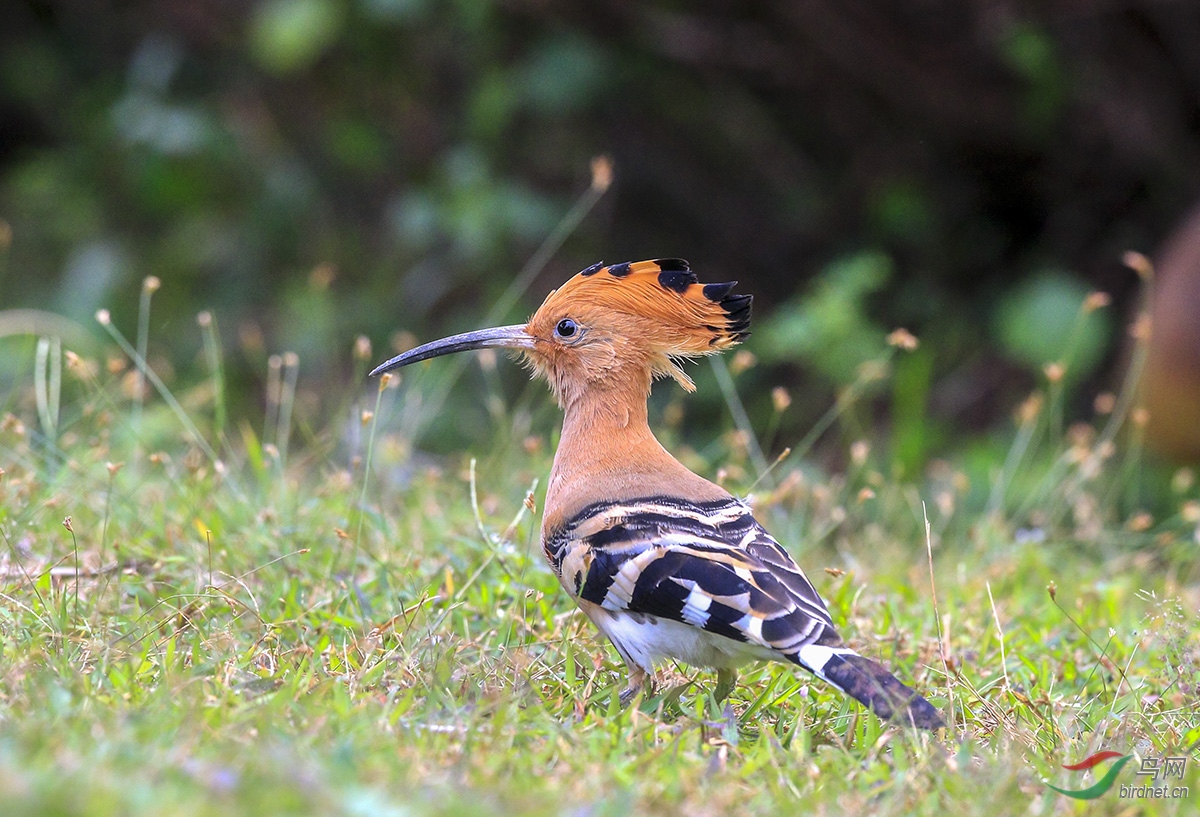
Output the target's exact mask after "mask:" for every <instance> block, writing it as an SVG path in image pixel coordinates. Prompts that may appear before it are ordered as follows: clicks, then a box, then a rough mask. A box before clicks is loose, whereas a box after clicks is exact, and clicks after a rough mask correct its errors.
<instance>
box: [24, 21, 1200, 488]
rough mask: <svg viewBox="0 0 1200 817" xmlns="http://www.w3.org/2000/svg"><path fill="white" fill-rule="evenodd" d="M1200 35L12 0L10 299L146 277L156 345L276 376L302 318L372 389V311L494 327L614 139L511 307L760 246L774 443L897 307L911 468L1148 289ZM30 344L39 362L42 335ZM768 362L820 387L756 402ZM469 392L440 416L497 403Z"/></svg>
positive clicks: (774, 373) (53, 300) (81, 310)
mask: <svg viewBox="0 0 1200 817" xmlns="http://www.w3.org/2000/svg"><path fill="white" fill-rule="evenodd" d="M1190 35H1195V36H1190ZM1197 38H1200V11H1198V10H1197V9H1195V8H1192V7H1191V6H1189V5H1188V4H1162V5H1161V6H1156V7H1154V8H1153V9H1128V10H1125V11H1122V12H1120V13H1114V14H1103V15H1101V14H1096V15H1092V16H1088V15H1087V14H1079V15H1069V16H1061V15H1056V14H1055V13H1054V12H1053V11H1052V10H1050V9H1040V8H1036V9H1035V8H1024V9H1017V8H1016V7H1009V6H1007V5H1005V4H1001V6H999V7H997V6H996V5H995V4H993V3H989V2H985V0H971V2H967V3H950V2H948V0H947V1H946V2H942V3H934V4H932V5H930V4H924V5H922V6H919V7H918V6H911V7H910V6H907V5H903V4H893V3H888V2H884V0H872V2H867V3H862V4H856V6H855V10H853V11H851V10H850V9H848V8H847V7H845V6H844V5H843V4H839V3H835V2H826V3H804V4H791V3H774V4H771V3H764V4H745V5H742V6H728V5H726V4H710V3H700V4H692V5H683V6H681V5H680V4H677V3H671V2H650V3H644V4H636V5H629V4H622V3H598V4H590V5H587V6H579V5H577V4H570V3H565V2H553V1H552V2H548V3H539V4H532V5H530V4H494V3H488V2H454V3H436V2H432V0H259V1H258V2H253V3H247V4H241V5H237V4H235V5H233V6H230V5H229V4H225V3H220V2H217V0H195V1H194V2H190V3H186V4H182V3H166V4H164V3H155V2H150V1H149V0H141V1H140V2H132V3H126V4H121V5H120V6H118V7H111V8H110V7H108V6H100V5H94V4H87V3H70V2H64V1H63V0H28V1H27V2H17V3H15V4H10V7H9V8H8V10H7V11H6V17H5V25H4V26H3V31H2V32H0V228H2V230H0V232H2V233H3V235H4V236H6V238H5V239H4V241H3V242H0V310H11V309H14V308H18V307H37V308H41V309H45V310H50V311H52V312H55V313H58V314H60V315H63V316H66V317H67V318H69V319H71V320H72V321H75V322H76V323H78V324H79V325H81V326H83V327H85V328H86V329H87V331H92V332H95V326H94V322H93V319H92V316H93V314H94V312H95V310H96V309H98V308H102V307H103V308H108V309H110V310H112V315H113V319H114V325H115V326H117V327H118V328H120V329H121V330H122V331H123V332H125V333H126V334H127V335H132V333H133V332H134V331H135V324H136V321H137V320H138V318H137V315H138V304H139V293H140V291H141V287H142V282H143V280H144V279H145V278H146V277H147V276H155V277H157V278H158V279H160V280H161V282H162V287H161V289H159V290H158V291H157V292H156V293H155V294H154V298H153V307H152V311H151V318H150V326H149V329H150V347H149V351H150V352H151V356H152V357H153V358H155V360H156V361H157V362H156V365H158V366H160V367H161V368H162V369H163V371H164V372H167V373H168V374H177V375H182V376H190V377H191V378H193V379H195V378H196V377H200V376H203V375H204V370H205V368H204V367H205V364H204V356H203V354H202V341H201V333H200V331H199V329H198V327H197V326H196V324H195V320H194V318H195V315H196V314H197V313H199V312H200V311H202V310H211V311H212V312H213V314H215V315H216V317H217V319H218V322H217V325H218V326H219V328H220V331H221V332H222V337H221V342H222V345H223V346H224V347H225V348H227V349H228V350H229V352H228V354H227V359H226V360H225V365H226V367H227V376H228V379H229V384H230V395H229V396H230V399H231V400H233V401H241V402H242V403H249V404H253V403H259V404H261V403H262V401H263V392H264V389H265V385H266V362H267V360H268V358H269V356H270V355H272V354H278V353H282V352H284V351H295V352H297V353H298V354H299V355H300V359H301V389H302V390H303V389H304V388H306V387H311V388H313V389H314V391H319V390H320V389H321V388H327V387H328V386H329V385H331V384H339V385H345V386H348V387H350V388H352V389H358V388H359V387H360V384H359V383H351V381H350V378H351V375H352V372H353V367H352V366H350V365H348V362H347V361H348V357H349V355H350V350H351V348H352V346H353V344H354V341H355V338H356V337H357V336H359V335H360V334H365V335H366V336H368V337H370V338H371V339H373V340H374V342H375V343H374V346H375V357H377V358H379V359H382V358H383V357H384V356H386V355H387V354H388V353H389V352H390V351H391V350H392V349H394V348H395V347H397V346H398V345H403V344H405V343H409V342H412V340H413V338H414V337H419V338H421V339H427V338H429V337H432V336H434V335H436V334H441V333H445V332H449V331H453V330H457V329H463V328H468V327H471V326H475V325H477V324H478V321H479V320H480V316H481V315H483V314H484V313H485V312H486V311H487V310H488V307H489V306H490V305H491V304H494V303H495V302H496V301H497V299H498V298H499V297H500V296H501V294H502V293H504V292H505V291H506V290H507V288H508V286H509V285H510V284H511V282H512V281H513V280H514V278H515V276H516V275H517V271H518V270H520V269H521V268H522V267H523V265H524V264H525V263H526V262H527V261H528V260H529V259H530V258H531V256H532V255H533V254H534V252H535V250H536V249H537V247H538V246H539V245H540V243H541V242H542V241H543V240H544V239H545V238H546V236H547V235H549V234H551V233H552V231H553V230H554V228H555V225H556V224H560V223H561V219H562V218H563V217H564V214H565V213H567V212H568V210H569V208H570V207H571V204H572V202H573V201H575V200H576V197H577V196H579V195H580V194H581V193H582V192H583V191H585V190H586V189H587V187H588V184H589V182H590V179H589V162H590V160H591V159H592V158H593V157H594V156H597V155H600V154H606V155H609V156H611V157H612V158H613V160H614V163H615V168H616V174H615V180H616V181H615V184H614V185H613V187H612V189H611V190H609V192H608V193H607V194H606V195H605V196H604V197H603V199H602V200H601V202H600V204H599V205H598V207H596V208H595V209H594V210H593V211H592V212H591V213H590V215H589V216H588V217H587V218H586V219H584V220H583V222H582V223H581V224H580V225H579V227H578V228H577V229H573V230H571V231H569V232H570V234H569V235H568V236H567V239H566V242H565V244H563V245H562V246H561V248H559V249H558V251H557V252H556V253H554V254H553V255H552V257H551V259H550V261H549V262H548V263H547V264H546V265H545V266H544V268H541V269H540V270H538V271H537V272H538V274H537V275H536V276H535V277H534V278H533V279H532V280H531V281H530V282H529V284H528V287H527V289H526V292H525V294H524V297H523V299H522V300H521V301H520V303H519V305H517V306H515V307H514V308H512V309H510V310H508V314H506V315H504V316H503V318H502V319H503V320H504V321H515V320H520V319H521V318H522V317H523V316H524V315H526V314H528V312H529V311H530V310H531V309H532V308H534V307H535V306H536V304H537V303H538V302H539V300H540V298H541V297H542V295H543V294H544V293H545V292H546V291H548V290H549V289H550V288H552V287H553V286H555V285H557V284H558V283H559V282H561V281H562V280H564V279H565V278H566V277H567V276H568V275H570V274H571V273H573V272H574V271H576V270H578V269H579V268H581V267H583V266H585V265H587V264H589V263H591V262H593V261H596V260H599V259H605V260H608V261H620V260H628V259H636V258H645V257H656V256H668V255H676V256H683V257H686V258H689V259H690V260H691V261H692V263H693V265H694V266H695V268H696V269H697V270H698V271H699V272H700V274H701V276H702V278H704V279H706V280H733V279H738V280H740V281H741V290H742V291H747V292H751V293H754V294H755V295H756V296H757V300H756V302H755V310H756V315H757V322H756V326H755V337H754V339H753V341H752V342H751V345H750V347H749V348H751V349H752V350H753V351H754V352H756V353H758V354H759V355H761V357H762V360H763V363H764V366H763V367H760V368H759V369H756V370H754V371H753V372H751V373H748V374H747V375H746V378H747V379H746V386H745V387H746V388H748V389H749V391H750V393H749V394H748V395H747V397H746V399H747V403H748V404H749V408H750V410H751V413H752V415H753V416H754V417H755V419H756V420H761V421H762V422H764V423H766V422H771V423H778V426H777V427H776V429H775V430H776V431H777V432H778V435H777V436H778V438H779V439H780V440H786V439H787V438H789V437H790V436H792V435H794V434H796V433H803V432H802V430H803V429H804V428H806V427H811V424H812V422H813V421H814V418H815V417H816V416H819V414H820V412H821V411H822V410H823V409H822V406H826V405H828V402H829V399H830V393H829V391H828V386H829V384H831V383H845V382H847V378H852V377H853V374H852V373H853V372H854V370H855V368H856V366H858V365H860V364H861V363H862V362H863V361H865V360H869V359H873V358H874V357H876V356H877V355H878V354H879V352H880V351H881V350H882V349H883V348H884V346H883V336H884V334H886V332H888V331H890V330H891V329H893V328H895V327H897V326H905V327H907V328H909V329H911V330H912V331H913V332H915V333H916V334H917V335H918V336H919V337H921V338H922V339H923V340H925V341H926V342H927V346H925V347H922V352H921V355H920V356H918V357H915V358H912V359H909V360H907V361H906V362H904V363H902V364H898V366H899V367H900V368H897V369H896V370H895V374H896V377H897V378H898V380H897V381H896V383H894V384H893V388H894V389H895V390H896V391H895V393H894V394H893V398H892V399H890V400H889V399H884V398H880V399H881V401H882V402H881V403H880V407H881V408H882V409H884V410H885V412H884V413H885V414H887V413H888V412H891V413H892V414H891V420H892V422H893V423H894V424H897V425H896V428H897V429H901V428H906V429H908V431H903V432H900V433H901V436H903V437H905V439H906V440H907V442H905V441H898V442H897V447H898V448H897V450H898V452H906V453H897V457H898V461H903V462H905V463H907V466H905V467H906V468H913V467H917V466H918V465H919V463H920V462H921V461H922V460H923V459H924V458H925V457H926V456H928V454H929V452H930V451H931V450H933V449H935V448H936V447H937V446H938V445H940V444H941V441H942V440H943V439H945V438H946V434H948V433H950V432H954V431H956V430H962V429H967V430H970V431H976V430H979V429H981V428H987V427H991V426H994V425H995V424H996V423H998V422H1007V418H1008V415H1009V411H1010V410H1011V408H1012V406H1014V405H1015V404H1016V403H1017V402H1019V401H1020V400H1021V399H1023V397H1024V395H1025V394H1026V393H1027V391H1028V390H1029V389H1030V388H1031V387H1033V386H1034V385H1035V384H1036V383H1037V380H1038V377H1039V376H1040V375H1039V371H1040V367H1041V364H1042V363H1044V362H1045V361H1046V360H1048V359H1050V358H1048V357H1047V354H1053V350H1054V348H1055V346H1056V344H1057V343H1059V341H1060V340H1061V338H1062V333H1064V332H1068V333H1069V332H1076V330H1075V329H1074V328H1072V327H1075V325H1076V321H1075V317H1074V316H1075V314H1076V312H1077V310H1078V303H1077V302H1076V301H1077V300H1078V296H1079V293H1082V292H1085V291H1087V290H1090V289H1100V290H1104V291H1107V292H1110V293H1112V295H1113V297H1114V304H1115V306H1116V309H1117V310H1120V309H1122V308H1124V307H1125V306H1127V305H1128V304H1129V303H1130V300H1131V298H1132V297H1133V295H1134V292H1135V290H1136V283H1135V281H1134V279H1133V277H1132V276H1130V275H1129V274H1128V273H1127V271H1124V270H1122V269H1121V267H1120V265H1119V263H1118V259H1119V257H1120V253H1121V252H1122V251H1124V250H1126V249H1130V248H1134V249H1141V250H1147V251H1148V250H1150V249H1152V248H1153V247H1154V246H1155V245H1156V243H1157V242H1158V241H1159V240H1160V239H1161V238H1162V237H1163V236H1164V235H1165V234H1166V232H1167V231H1168V230H1169V228H1170V226H1171V224H1172V223H1173V221H1174V219H1175V218H1176V217H1177V215H1178V214H1179V213H1180V212H1181V211H1182V210H1183V209H1184V207H1185V206H1186V205H1187V204H1189V203H1190V200H1191V197H1193V196H1194V195H1195V190H1196V189H1198V188H1200V139H1198V138H1197V136H1196V129H1195V128H1194V127H1192V124H1193V123H1192V122H1191V120H1190V119H1189V118H1188V115H1187V114H1186V113H1185V112H1186V111H1192V110H1194V87H1195V85H1196V83H1197V82H1198V81H1200V76H1198V72H1200V67H1198V66H1197V64H1196V62H1195V60H1194V59H1193V58H1192V56H1191V52H1192V49H1191V48H1190V45H1187V44H1188V43H1191V42H1192V41H1194V40H1196V39H1197ZM1114 42H1119V43H1121V44H1122V47H1121V48H1119V49H1116V48H1112V47H1111V44H1112V43H1114ZM1148 135H1152V138H1150V136H1148ZM1046 269H1056V270H1064V271H1065V272H1063V273H1061V274H1060V275H1059V277H1056V278H1054V279H1053V281H1055V282H1057V283H1055V284H1053V286H1054V287H1056V288H1055V289H1053V290H1051V289H1047V288H1046V287H1050V286H1051V285H1050V284H1046V283H1045V282H1044V280H1043V278H1042V277H1041V276H1042V275H1043V273H1042V271H1043V270H1046ZM1028 282H1032V283H1028ZM1038 282H1042V283H1038ZM1026 287H1033V288H1034V289H1032V290H1031V289H1027V288H1026ZM1114 311H1116V310H1114ZM397 333H400V334H397ZM405 333H407V334H405ZM97 337H98V338H99V337H101V336H100V335H99V334H97ZM1072 337H1074V338H1075V340H1074V341H1072V342H1073V343H1075V344H1076V347H1077V348H1076V352H1077V354H1078V356H1079V357H1078V359H1077V362H1076V363H1073V365H1072V366H1071V367H1070V368H1071V371H1072V373H1073V375H1075V374H1078V375H1079V376H1082V375H1084V374H1085V373H1086V372H1094V373H1095V374H1093V380H1092V381H1089V382H1090V383H1091V384H1092V385H1095V384H1096V383H1099V382H1103V381H1102V378H1104V377H1105V372H1106V368H1105V364H1106V363H1108V364H1111V362H1112V361H1115V360H1117V359H1118V357H1119V350H1116V349H1114V348H1113V345H1112V344H1113V338H1115V337H1116V333H1114V332H1112V331H1111V327H1108V326H1106V325H1105V324H1104V323H1103V322H1102V321H1101V320H1100V319H1099V318H1097V319H1096V320H1093V321H1091V322H1089V323H1088V324H1087V325H1086V326H1083V328H1082V329H1079V330H1078V331H1077V332H1076V334H1075V335H1073V336H1072ZM8 348H9V347H6V349H8ZM12 349H13V350H14V352H15V357H14V356H9V357H10V360H9V363H8V365H9V366H11V367H12V368H13V370H14V371H22V372H27V371H28V369H29V367H30V366H31V365H32V357H31V355H32V352H31V351H29V350H31V349H32V346H31V345H30V344H25V343H22V344H18V345H16V346H13V347H12ZM934 350H936V351H934ZM472 371H473V370H472ZM997 372H999V374H997ZM948 374H953V375H954V377H952V378H949V379H948V378H947V377H946V375H948ZM814 375H815V378H814ZM13 376H17V375H15V374H14V375H13ZM472 376H475V375H472ZM511 376H512V378H513V379H514V380H515V379H516V378H517V377H519V375H517V374H515V373H514V374H512V375H511ZM808 384H820V388H819V389H816V390H813V389H809V388H805V387H806V386H807V385H808ZM775 385H784V386H787V387H789V388H792V389H793V390H794V391H795V393H796V394H797V397H798V399H797V400H796V401H795V404H794V406H795V407H794V408H793V409H792V410H791V411H790V412H789V414H788V416H787V417H785V418H779V419H776V420H770V419H769V418H770V417H771V412H772V409H771V408H770V406H771V399H770V392H771V388H772V387H773V386H775ZM798 387H799V388H798ZM511 388H516V387H515V386H513V387H511ZM321 405H323V404H322V401H321V399H320V398H318V397H314V398H313V400H311V401H309V402H308V403H304V404H303V406H302V409H301V410H303V411H308V410H309V408H312V409H313V410H315V411H319V410H320V406H321ZM336 405H337V401H333V402H332V403H329V404H328V405H326V409H327V410H331V406H336ZM314 407H315V408H314ZM716 410H719V407H717V406H716V405H715V404H714V403H711V402H710V403H709V404H707V406H706V404H704V403H699V404H698V405H697V407H696V416H697V417H698V418H704V417H707V416H710V415H711V412H712V411H716ZM451 411H452V414H451V416H452V417H455V418H457V419H458V422H456V423H451V424H450V426H451V431H450V432H449V433H451V434H452V435H455V434H456V435H460V436H462V435H466V436H470V435H473V434H475V433H477V430H476V429H475V428H474V421H473V417H474V415H473V414H472V413H471V411H470V410H468V409H466V408H465V407H459V406H455V407H452V408H451ZM459 413H461V416H459ZM923 415H928V416H925V417H924V418H923V419H921V418H922V416H923ZM904 418H907V419H904ZM861 421H862V422H863V423H870V422H874V418H872V417H870V416H866V415H864V416H863V417H862V418H861ZM921 429H923V430H921ZM918 438H919V440H918Z"/></svg>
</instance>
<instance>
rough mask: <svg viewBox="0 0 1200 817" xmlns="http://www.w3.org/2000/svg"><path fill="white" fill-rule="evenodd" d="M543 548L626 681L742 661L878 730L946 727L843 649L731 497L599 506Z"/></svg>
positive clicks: (882, 672)
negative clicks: (810, 680) (866, 715)
mask: <svg viewBox="0 0 1200 817" xmlns="http://www.w3.org/2000/svg"><path fill="white" fill-rule="evenodd" d="M543 546H544V548H545V550H546V556H547V557H548V558H549V560H550V563H551V565H552V566H553V568H554V570H555V572H556V573H557V574H558V576H559V579H560V580H561V581H562V583H563V585H564V586H565V587H566V588H567V590H568V591H569V592H571V593H572V594H573V595H574V596H575V597H576V599H578V600H580V602H581V606H583V607H584V609H585V610H589V615H591V617H592V619H593V620H594V621H595V623H596V624H597V625H598V626H599V627H600V629H601V630H602V631H603V632H604V633H605V635H607V636H608V637H609V639H610V640H611V641H612V642H613V644H614V645H615V646H616V648H617V650H618V652H620V654H621V657H622V658H624V660H625V663H626V664H627V665H628V666H629V668H630V672H631V677H634V676H636V677H644V676H643V674H644V673H649V674H652V673H653V672H654V663H655V660H656V659H662V658H674V659H678V660H680V661H683V662H684V663H688V664H693V665H696V666H707V667H715V668H717V669H718V670H720V671H722V672H726V673H729V675H728V676H727V677H728V678H732V677H733V675H732V672H731V671H732V670H733V669H735V668H736V667H737V666H740V665H741V664H744V663H746V662H747V661H751V660H756V659H757V660H775V661H790V662H792V663H795V664H798V665H799V666H801V667H803V668H804V669H806V670H808V671H809V672H812V673H813V674H814V675H816V676H817V677H818V678H821V679H822V680H823V681H826V682H827V683H829V684H832V685H833V686H834V687H837V688H838V689H840V690H842V691H843V692H845V693H846V694H848V695H850V696H852V697H853V698H855V699H857V700H858V701H859V702H861V703H862V704H863V705H864V706H866V707H868V708H869V709H870V710H871V711H873V712H874V713H875V714H876V715H878V716H879V717H880V718H882V719H884V720H886V721H894V722H896V723H903V724H911V725H913V726H917V727H920V728H923V729H939V728H941V727H942V726H944V724H943V723H942V719H941V717H940V716H939V715H938V712H937V710H936V709H935V708H934V707H933V706H932V705H931V704H930V703H929V702H928V701H926V700H925V699H924V698H922V697H921V696H920V695H918V694H917V693H916V692H914V691H913V690H912V689H910V688H909V687H907V686H905V685H904V684H903V683H901V682H900V681H899V680H897V679H896V678H895V677H894V676H893V675H892V674H891V673H890V672H888V671H887V669H885V668H884V667H883V666H881V665H880V664H878V663H877V662H875V661H872V660H871V659H869V658H865V657H864V656H861V655H859V654H858V653H856V652H855V651H854V650H852V649H850V648H849V647H847V646H846V645H845V643H844V642H843V641H842V639H841V636H839V635H838V634H837V631H836V630H835V629H834V627H833V622H832V620H831V619H830V617H829V611H828V609H827V608H826V606H825V602H824V601H822V599H821V597H820V596H819V595H818V594H817V592H816V590H815V589H813V586H812V584H811V583H810V582H809V580H808V578H807V577H806V576H805V575H804V572H803V571H801V570H800V568H799V567H798V566H797V565H796V563H795V562H794V561H793V560H792V558H791V557H790V556H789V555H788V554H787V551H785V550H784V549H783V548H782V547H781V546H780V545H779V543H778V542H776V541H775V539H773V538H772V537H771V535H770V534H769V533H767V532H766V530H764V529H763V527H762V526H761V525H760V524H759V523H758V521H757V520H755V519H754V517H753V515H752V514H751V512H750V509H749V508H748V507H746V505H744V504H742V503H741V502H739V501H738V500H736V499H733V498H730V499H726V500H718V501H713V502H703V503H696V502H689V501H687V500H684V499H680V498H677V497H666V496H654V497H646V498H641V499H636V500H628V501H621V502H600V503H595V504H592V505H589V506H588V507H586V508H584V509H583V510H582V511H580V512H579V513H578V514H576V515H575V516H574V517H573V518H572V519H571V520H570V521H569V522H568V523H567V524H566V525H564V526H563V527H562V528H560V529H559V530H557V531H555V532H553V533H551V535H549V536H548V537H547V538H546V540H545V541H544V543H543Z"/></svg>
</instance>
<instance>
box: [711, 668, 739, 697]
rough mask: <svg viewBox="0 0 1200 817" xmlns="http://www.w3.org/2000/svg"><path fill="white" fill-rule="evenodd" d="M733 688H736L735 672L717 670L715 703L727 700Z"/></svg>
mask: <svg viewBox="0 0 1200 817" xmlns="http://www.w3.org/2000/svg"><path fill="white" fill-rule="evenodd" d="M735 686H737V670H735V669H731V668H724V669H719V670H717V689H716V696H717V703H720V702H721V701H723V700H725V699H726V698H728V697H729V693H731V692H733V688H734V687H735Z"/></svg>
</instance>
